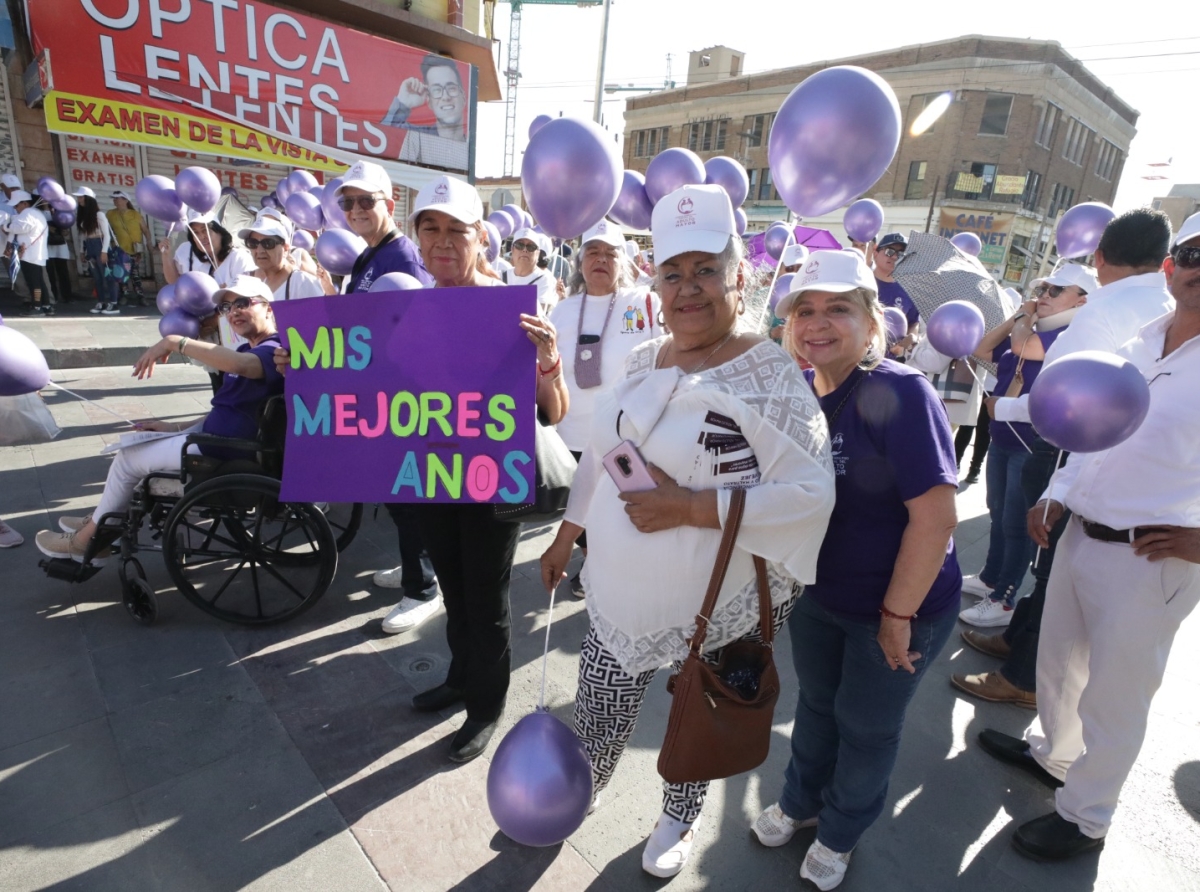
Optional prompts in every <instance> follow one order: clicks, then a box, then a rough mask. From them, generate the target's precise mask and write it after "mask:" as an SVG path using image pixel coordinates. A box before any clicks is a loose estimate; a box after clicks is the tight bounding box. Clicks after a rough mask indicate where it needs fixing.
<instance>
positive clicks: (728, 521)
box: [688, 489, 774, 656]
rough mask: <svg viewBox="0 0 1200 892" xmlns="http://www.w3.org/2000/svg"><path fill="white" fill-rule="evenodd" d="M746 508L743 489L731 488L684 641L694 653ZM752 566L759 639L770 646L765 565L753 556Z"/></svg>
mask: <svg viewBox="0 0 1200 892" xmlns="http://www.w3.org/2000/svg"><path fill="white" fill-rule="evenodd" d="M745 509H746V490H744V489H735V490H734V491H733V497H732V498H731V499H730V501H729V515H728V516H727V517H726V518H725V530H724V532H723V533H722V534H721V547H720V548H719V549H718V550H717V560H716V563H715V564H713V571H712V576H711V577H710V578H709V580H708V591H707V592H706V593H705V595H704V604H703V605H702V606H701V607H700V612H699V613H698V614H696V634H695V635H693V636H692V640H691V641H689V642H688V649H689V650H690V651H691V652H692V653H693V654H695V655H696V656H699V655H700V649H701V648H702V647H703V646H704V639H705V638H706V637H707V636H708V621H709V618H710V617H711V616H712V612H713V610H714V609H715V608H716V606H717V595H719V594H720V593H721V586H722V585H723V584H724V582H725V573H726V571H728V570H729V559H730V558H731V557H733V546H734V545H735V544H736V543H737V536H738V529H739V528H740V527H741V525H742V514H743V513H745ZM754 570H755V575H756V577H757V581H758V604H759V614H760V622H761V623H762V635H763V643H764V644H766V645H767V646H768V647H770V646H771V640H772V637H773V633H774V628H773V624H772V623H771V621H770V619H771V602H770V595H769V588H768V586H767V567H766V563H765V562H764V561H763V560H762V558H760V557H758V556H757V555H756V556H755V558H754Z"/></svg>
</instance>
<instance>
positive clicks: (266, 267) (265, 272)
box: [238, 214, 337, 300]
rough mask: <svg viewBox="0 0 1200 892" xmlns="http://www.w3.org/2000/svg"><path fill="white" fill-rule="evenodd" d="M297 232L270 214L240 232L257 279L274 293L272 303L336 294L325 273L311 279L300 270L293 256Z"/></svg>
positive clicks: (260, 215) (256, 219)
mask: <svg viewBox="0 0 1200 892" xmlns="http://www.w3.org/2000/svg"><path fill="white" fill-rule="evenodd" d="M293 233H294V229H293V228H292V224H291V222H290V221H287V220H281V219H280V218H278V217H275V216H273V215H268V214H259V215H258V216H257V217H255V219H254V222H253V223H252V224H250V226H248V227H247V228H246V229H243V230H241V231H240V232H238V238H240V239H241V240H242V241H243V242H244V243H245V245H246V249H247V250H248V251H249V252H250V256H251V257H253V258H254V265H255V266H256V267H258V269H257V270H256V271H255V273H254V277H255V278H256V279H262V280H263V281H264V282H266V283H267V287H268V288H270V289H271V294H272V295H273V296H272V298H271V299H272V300H296V299H297V298H301V297H322V296H324V295H326V294H333V293H334V292H335V291H336V290H337V289H336V288H334V287H333V280H332V279H330V278H329V273H328V272H326V271H325V270H324V269H319V270H318V275H315V276H314V275H312V274H310V273H307V272H305V271H304V270H302V269H300V266H299V264H298V263H296V261H295V260H294V259H293V257H292V254H291V241H292V235H293Z"/></svg>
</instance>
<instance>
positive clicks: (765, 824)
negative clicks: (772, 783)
mask: <svg viewBox="0 0 1200 892" xmlns="http://www.w3.org/2000/svg"><path fill="white" fill-rule="evenodd" d="M816 826H817V819H816V818H807V819H806V820H803V821H797V820H796V819H795V818H789V817H788V816H787V815H785V814H784V813H783V809H782V808H780V807H779V803H778V802H772V803H771V804H770V805H768V806H767V807H766V808H765V809H763V812H762V814H760V815H759V816H758V818H757V819H756V820H755V821H754V825H753V826H752V827H751V828H750V829H752V830H753V831H754V835H755V836H757V837H758V841H759V842H761V843H762V844H763V845H764V846H770V847H771V848H775V847H776V846H781V845H783V844H784V843H786V842H788V841H789V840H790V839H791V838H792V837H793V836H795V835H796V831H797V830H803V829H804V828H805V827H816Z"/></svg>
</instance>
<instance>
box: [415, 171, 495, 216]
mask: <svg viewBox="0 0 1200 892" xmlns="http://www.w3.org/2000/svg"><path fill="white" fill-rule="evenodd" d="M422 211H441V212H442V213H443V214H449V215H450V216H451V217H453V218H454V219H455V220H458V221H459V222H460V223H466V224H467V225H468V226H472V225H474V224H475V223H478V222H479V221H480V220H482V219H483V202H482V201H481V200H480V198H479V193H478V192H477V191H475V187H474V186H472V185H471V184H470V183H468V182H467V181H466V180H460V179H458V177H448V176H440V177H438V178H437V179H436V180H434V181H433V182H431V183H426V184H425V185H424V186H422V187H421V191H420V192H418V193H417V200H416V202H415V203H414V205H413V212H412V213H411V214H409V215H408V219H409V222H410V223H411V222H414V221H415V220H416V219H417V215H418V214H420V213H421V212H422Z"/></svg>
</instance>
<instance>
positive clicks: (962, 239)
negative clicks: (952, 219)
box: [950, 232, 983, 257]
mask: <svg viewBox="0 0 1200 892" xmlns="http://www.w3.org/2000/svg"><path fill="white" fill-rule="evenodd" d="M950 244H952V245H954V247H956V248H958V250H960V251H962V252H963V253H964V254H970V255H971V256H972V257H978V256H979V252H980V251H982V250H983V242H981V241H980V240H979V236H977V235H976V234H975V233H973V232H960V233H958V234H957V235H955V236H954V237H953V238H951V239H950Z"/></svg>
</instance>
